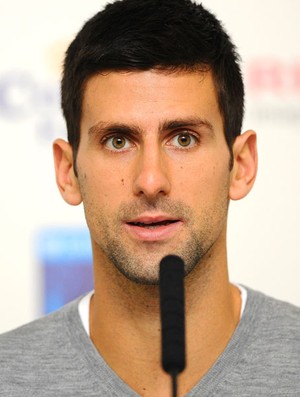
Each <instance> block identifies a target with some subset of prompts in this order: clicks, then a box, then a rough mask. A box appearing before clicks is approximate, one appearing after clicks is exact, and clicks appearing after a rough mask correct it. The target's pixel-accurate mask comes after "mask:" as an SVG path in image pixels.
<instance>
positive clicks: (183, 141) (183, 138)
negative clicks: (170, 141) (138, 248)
mask: <svg viewBox="0 0 300 397" xmlns="http://www.w3.org/2000/svg"><path fill="white" fill-rule="evenodd" d="M177 141H178V143H179V145H180V146H184V147H185V146H189V145H190V144H191V141H192V139H191V136H190V135H187V134H181V135H178V138H177Z"/></svg>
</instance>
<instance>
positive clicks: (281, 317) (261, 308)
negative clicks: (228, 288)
mask: <svg viewBox="0 0 300 397" xmlns="http://www.w3.org/2000/svg"><path fill="white" fill-rule="evenodd" d="M246 289H247V291H248V301H249V305H250V308H251V306H255V307H256V308H257V312H258V313H259V315H260V316H261V317H262V318H263V319H264V322H265V323H266V324H270V323H271V324H272V323H276V322H282V325H283V326H284V328H286V327H287V326H288V325H291V328H292V329H294V328H295V326H296V328H295V331H298V332H300V329H299V323H300V307H298V306H296V305H294V304H292V303H289V302H286V301H283V300H279V299H276V298H273V297H271V296H268V295H266V294H264V293H262V292H258V291H254V290H253V289H251V288H248V287H246Z"/></svg>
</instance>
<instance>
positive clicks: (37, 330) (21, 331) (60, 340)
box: [0, 301, 76, 368]
mask: <svg viewBox="0 0 300 397" xmlns="http://www.w3.org/2000/svg"><path fill="white" fill-rule="evenodd" d="M75 307H76V301H74V302H71V303H69V304H67V305H66V306H64V307H62V308H61V309H59V310H57V311H55V312H53V313H51V314H48V315H46V316H44V317H41V318H39V319H37V320H34V321H32V322H30V323H28V324H25V325H22V326H20V327H18V328H16V329H14V330H11V331H8V332H6V333H4V334H2V335H0V367H2V368H3V366H4V367H7V366H8V365H9V364H11V365H16V366H17V365H18V364H20V363H22V365H23V367H24V365H26V362H28V364H29V363H30V365H32V363H33V362H37V360H36V359H37V358H38V357H40V359H41V360H42V357H43V356H44V357H49V356H51V355H52V354H54V352H55V351H57V350H58V349H60V346H62V345H64V344H65V343H66V340H68V339H69V335H68V334H69V333H70V329H71V327H70V318H71V316H72V314H73V313H74V312H75Z"/></svg>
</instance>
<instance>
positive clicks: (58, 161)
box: [53, 139, 82, 205]
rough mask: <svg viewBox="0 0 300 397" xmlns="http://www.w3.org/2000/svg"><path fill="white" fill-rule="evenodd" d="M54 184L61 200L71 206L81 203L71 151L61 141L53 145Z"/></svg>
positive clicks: (64, 142) (69, 146)
mask: <svg viewBox="0 0 300 397" xmlns="http://www.w3.org/2000/svg"><path fill="white" fill-rule="evenodd" d="M53 156H54V165H55V174H56V183H57V186H58V188H59V191H60V193H61V195H62V197H63V199H64V200H65V201H66V202H67V203H68V204H71V205H78V204H80V203H81V201H82V198H81V193H80V189H79V185H78V180H77V177H76V175H75V172H74V167H73V150H72V147H71V145H70V144H69V143H68V142H66V141H64V140H63V139H57V140H56V141H55V142H54V143H53Z"/></svg>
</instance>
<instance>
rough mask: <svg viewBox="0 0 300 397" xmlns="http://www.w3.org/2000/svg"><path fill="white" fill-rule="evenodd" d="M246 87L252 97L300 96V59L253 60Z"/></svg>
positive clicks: (248, 70)
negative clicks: (265, 95)
mask: <svg viewBox="0 0 300 397" xmlns="http://www.w3.org/2000/svg"><path fill="white" fill-rule="evenodd" d="M245 77H246V85H247V88H248V90H249V94H250V95H255V96H257V95H264V94H267V95H272V96H274V97H276V96H282V95H285V96H291V97H293V96H298V95H300V59H296V60H295V59H292V60H290V61H285V60H282V59H276V58H258V59H255V60H251V61H249V62H248V64H247V68H246V76H245Z"/></svg>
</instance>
